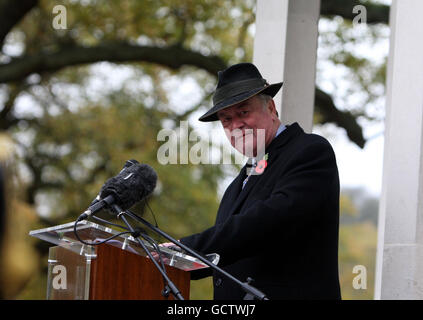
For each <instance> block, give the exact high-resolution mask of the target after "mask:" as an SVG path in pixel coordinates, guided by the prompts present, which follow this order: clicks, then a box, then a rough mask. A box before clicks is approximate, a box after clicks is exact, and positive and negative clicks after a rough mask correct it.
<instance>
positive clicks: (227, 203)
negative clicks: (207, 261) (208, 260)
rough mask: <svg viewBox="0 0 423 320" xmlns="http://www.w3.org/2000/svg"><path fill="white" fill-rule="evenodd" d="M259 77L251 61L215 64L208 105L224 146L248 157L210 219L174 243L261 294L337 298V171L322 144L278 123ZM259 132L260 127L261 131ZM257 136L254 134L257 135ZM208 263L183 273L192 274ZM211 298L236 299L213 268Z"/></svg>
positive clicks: (269, 90) (274, 87)
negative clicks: (215, 260) (214, 257)
mask: <svg viewBox="0 0 423 320" xmlns="http://www.w3.org/2000/svg"><path fill="white" fill-rule="evenodd" d="M281 87H282V83H276V84H271V85H269V84H268V83H267V81H266V80H265V79H263V78H262V76H261V74H260V72H259V71H258V69H257V68H256V67H255V66H254V65H253V64H251V63H240V64H236V65H233V66H231V67H229V68H228V69H226V70H224V71H221V72H219V74H218V85H217V88H216V91H215V93H214V96H213V104H214V106H213V108H211V109H210V110H209V111H208V112H207V113H206V114H205V115H203V116H202V117H201V118H200V120H201V121H220V122H221V123H222V126H223V128H224V130H225V132H226V134H227V136H228V139H229V140H230V142H231V144H232V146H234V147H235V148H236V149H237V150H239V151H241V152H242V153H244V154H245V155H248V156H249V157H250V160H249V161H248V163H247V164H246V165H245V166H244V167H243V168H242V170H241V172H240V173H239V174H238V176H237V177H236V178H235V180H234V181H233V182H232V183H231V184H230V185H229V187H228V188H227V190H226V192H225V193H224V196H223V198H222V201H221V203H220V207H219V210H218V212H217V217H216V223H215V225H214V226H213V227H211V228H209V229H207V230H205V231H203V232H201V233H198V234H194V235H191V236H188V237H185V238H182V239H180V241H181V242H182V243H183V244H185V245H187V246H188V247H191V248H192V249H194V250H197V251H198V252H201V253H203V254H208V253H218V254H219V255H220V262H219V266H220V267H222V268H223V269H224V270H226V271H227V272H229V273H230V274H232V275H233V276H235V277H236V278H238V279H239V280H241V281H246V279H247V278H248V277H250V278H252V279H254V281H253V282H252V283H251V284H252V285H253V286H254V287H256V288H258V289H259V290H261V291H262V292H263V293H265V294H266V296H267V297H268V298H269V299H340V298H341V294H340V287H339V278H338V228H339V226H338V224H339V177H338V169H337V165H336V159H335V154H334V152H333V149H332V147H331V145H330V144H329V142H328V141H327V140H326V139H325V138H323V137H321V136H319V135H315V134H307V133H305V132H304V131H303V129H302V128H301V127H300V126H299V125H298V123H293V124H290V125H288V124H287V125H283V124H281V122H280V120H279V118H278V114H277V111H276V108H275V103H274V101H273V99H272V98H273V97H274V95H275V94H276V93H277V92H278V91H279V89H280V88H281ZM263 132H264V134H263ZM260 134H261V136H260ZM210 275H212V270H211V269H210V268H208V269H204V270H199V271H195V272H192V278H193V279H198V278H202V277H205V276H210ZM213 284H214V299H216V300H220V299H243V297H244V295H245V292H244V291H242V290H241V289H240V288H239V286H238V285H237V284H235V283H234V282H232V281H230V280H229V279H227V278H225V277H223V276H221V275H220V274H218V273H216V272H214V273H213Z"/></svg>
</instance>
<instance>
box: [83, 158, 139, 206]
mask: <svg viewBox="0 0 423 320" xmlns="http://www.w3.org/2000/svg"><path fill="white" fill-rule="evenodd" d="M136 163H139V162H138V161H137V160H135V159H131V160H126V162H125V165H124V166H123V168H122V170H120V172H119V173H122V172H123V171H125V169H126V168H129V167H130V166H132V165H133V164H136ZM100 200H101V198H100V193H99V194H98V195H97V197H95V199H94V200H93V201H92V202H91V203H90V205H89V207H91V206H93V205H95V204H96V203H97V202H99V201H100ZM87 211H88V210H87Z"/></svg>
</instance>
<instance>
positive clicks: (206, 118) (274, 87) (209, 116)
mask: <svg viewBox="0 0 423 320" xmlns="http://www.w3.org/2000/svg"><path fill="white" fill-rule="evenodd" d="M282 85H283V82H278V83H274V84H271V85H269V86H266V87H263V88H257V89H254V90H250V91H247V92H244V93H241V94H239V95H236V96H233V97H230V98H228V99H226V100H224V101H222V102H220V103H218V104H216V105H215V106H213V108H211V109H210V110H209V111H207V112H206V113H205V114H204V115H202V116H201V117H200V118H199V119H198V120H200V121H202V122H210V121H217V120H219V118H218V117H217V112H218V111H220V110H223V109H226V108H229V107H231V106H233V105H235V104H237V103H240V102H243V101H245V100H247V99H249V98H251V97H253V96H255V95H257V94H259V93H261V94H267V95H269V96H271V97H272V98H273V97H274V96H275V95H276V94H277V93H278V91H279V90H280V88H281V87H282Z"/></svg>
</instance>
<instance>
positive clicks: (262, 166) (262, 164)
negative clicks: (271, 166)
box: [255, 153, 269, 174]
mask: <svg viewBox="0 0 423 320" xmlns="http://www.w3.org/2000/svg"><path fill="white" fill-rule="evenodd" d="M268 158H269V154H268V153H266V154H265V155H264V157H263V159H261V160H260V161H259V162H257V167H256V170H255V171H256V173H257V174H262V173H263V172H264V169H265V168H266V167H267V159H268Z"/></svg>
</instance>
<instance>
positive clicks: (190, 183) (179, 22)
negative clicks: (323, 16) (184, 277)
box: [0, 0, 385, 299]
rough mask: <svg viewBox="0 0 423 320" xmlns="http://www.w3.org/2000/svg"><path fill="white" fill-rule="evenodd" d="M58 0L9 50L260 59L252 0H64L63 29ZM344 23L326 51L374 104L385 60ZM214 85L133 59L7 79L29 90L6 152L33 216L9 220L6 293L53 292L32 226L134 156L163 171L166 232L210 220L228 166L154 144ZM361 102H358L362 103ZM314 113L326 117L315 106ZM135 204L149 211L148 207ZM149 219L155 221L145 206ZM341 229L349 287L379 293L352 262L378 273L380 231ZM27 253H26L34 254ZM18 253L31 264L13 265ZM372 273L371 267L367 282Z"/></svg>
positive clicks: (17, 192) (83, 200)
mask: <svg viewBox="0 0 423 320" xmlns="http://www.w3.org/2000/svg"><path fill="white" fill-rule="evenodd" d="M57 4H58V3H57V1H52V0H41V1H39V5H38V6H37V7H36V8H34V9H33V10H31V11H30V12H29V13H28V14H27V15H26V16H25V17H24V19H22V20H21V22H20V23H19V24H18V25H17V26H16V27H15V28H14V29H13V32H12V33H11V34H10V36H9V40H8V41H7V43H6V45H5V48H6V49H7V50H9V51H10V50H11V48H13V50H15V51H18V52H19V53H18V54H14V55H20V54H22V55H28V56H30V55H33V54H39V53H40V52H41V53H45V52H55V51H57V50H58V49H63V48H65V49H66V48H72V47H75V46H93V45H97V44H107V43H109V42H116V41H120V42H122V43H123V42H125V43H129V44H137V45H154V46H157V47H164V46H170V45H174V46H181V47H185V48H189V49H192V50H195V51H198V52H201V53H202V54H204V55H206V56H208V55H218V56H220V57H221V58H222V59H223V60H224V61H225V62H227V63H228V64H231V63H236V62H240V61H251V59H252V47H253V45H252V44H253V38H252V35H251V28H250V27H251V26H252V24H253V23H254V7H255V1H254V0H248V1H245V0H230V1H228V0H217V1H214V0H184V1H173V0H143V1H139V0H122V1H117V0H112V1H106V0H92V1H73V0H65V1H62V2H61V3H60V4H63V5H65V7H66V8H67V24H68V29H67V30H54V29H53V28H52V26H51V21H52V18H53V15H52V13H51V12H52V8H53V6H55V5H57ZM348 28H350V26H349V25H348V22H344V21H341V22H339V21H338V24H337V25H336V29H337V30H335V32H328V33H324V34H323V35H322V36H321V39H322V40H321V45H323V46H326V47H327V48H328V47H330V48H331V50H329V54H328V55H327V56H326V57H324V58H327V59H329V60H330V61H332V63H333V64H342V65H344V66H347V67H348V68H349V69H351V70H352V74H353V75H354V77H355V79H356V80H357V83H358V84H359V85H357V87H358V88H359V89H358V90H363V92H366V93H367V96H366V97H367V102H368V101H372V99H376V98H377V96H378V95H379V96H380V94H379V93H378V91H377V89H378V88H379V87H378V85H380V84H381V83H384V79H385V78H384V77H385V71H384V70H385V69H384V65H380V64H377V65H372V63H370V62H369V61H368V60H366V58H365V57H364V58H363V57H360V56H358V55H357V54H356V53H352V51H351V50H348V46H347V45H346V43H347V42H351V43H352V44H354V41H355V40H354V37H355V35H354V34H353V35H350V34H349V33H348V32H349V31H348V30H349V29H348ZM373 36H374V35H373ZM7 50H5V51H7ZM13 50H12V51H13ZM0 58H1V59H3V60H2V62H3V61H7V59H10V57H6V56H5V55H3V54H1V55H0ZM100 69H102V70H104V69H105V70H106V71H105V73H106V74H105V73H101V72H100V71H99V70H100ZM187 77H189V78H192V79H194V80H195V82H196V84H197V85H198V86H197V87H196V89H195V92H191V93H190V95H192V94H193V93H195V94H196V95H198V99H196V101H194V100H195V99H194V100H192V101H188V102H187V105H184V106H182V105H179V104H178V103H175V102H173V100H172V97H171V92H170V90H169V87H168V84H167V81H168V80H169V79H176V82H177V83H178V85H177V86H175V87H174V88H172V89H173V91H174V92H175V91H177V92H179V91H181V90H182V88H181V87H180V86H179V83H180V82H182V81H183V80H184V79H185V78H187ZM214 86H215V78H214V76H210V75H209V74H207V73H206V72H204V71H203V70H197V69H194V68H192V67H183V68H181V69H179V70H173V69H172V70H171V69H169V68H166V67H163V66H158V65H154V64H151V63H147V62H139V63H138V62H136V63H128V64H112V63H98V64H95V65H91V66H78V67H76V66H69V67H68V68H66V69H63V70H61V71H59V72H54V73H48V72H46V73H43V74H41V75H32V76H30V77H29V78H27V79H25V80H22V81H21V82H17V83H9V84H5V85H2V87H0V90H1V92H0V93H1V97H0V98H1V99H2V102H3V100H7V97H10V96H11V94H10V93H11V92H12V91H13V90H14V89H20V90H21V91H18V92H17V97H16V101H15V102H16V103H15V110H14V112H13V115H14V116H16V117H17V118H18V121H17V122H16V124H15V125H13V126H11V127H10V128H9V129H8V135H9V136H10V137H11V138H12V139H13V140H14V143H15V145H16V148H17V152H16V153H15V154H14V155H13V156H11V158H10V160H9V161H10V162H11V163H12V164H13V165H11V166H10V169H11V170H12V172H14V173H16V174H15V177H14V179H13V189H14V200H13V205H11V208H12V209H10V210H9V212H10V213H12V212H13V215H14V216H15V217H20V216H24V217H32V218H31V219H26V220H24V221H27V222H26V223H25V224H20V223H19V220H14V219H12V218H9V223H10V227H8V228H9V229H10V230H18V231H19V232H16V233H15V234H13V235H12V234H9V235H8V236H7V238H6V240H5V242H6V244H7V245H9V246H11V244H12V243H13V244H16V245H18V248H19V249H20V250H13V251H12V250H10V252H14V253H15V254H16V255H13V254H11V255H7V256H3V257H2V258H3V260H4V261H6V264H7V265H8V266H7V270H11V271H10V272H9V273H7V274H5V273H3V274H2V275H1V277H2V280H4V279H6V278H7V279H6V280H10V282H7V284H8V285H9V284H10V286H9V287H10V290H9V291H8V292H7V296H6V297H7V298H16V297H17V298H20V299H43V298H44V297H45V282H46V281H45V280H46V279H45V275H46V261H47V247H46V246H45V245H43V244H42V243H41V242H39V241H35V240H34V239H31V240H28V235H27V233H28V231H29V230H30V229H38V228H42V227H46V226H51V225H56V224H60V223H64V222H68V221H71V220H74V219H75V218H76V217H77V216H78V215H79V214H80V213H81V212H82V211H83V210H84V209H85V208H86V206H87V204H89V203H90V202H91V200H92V199H93V198H94V197H95V196H96V195H97V193H98V190H99V189H100V187H101V185H102V184H103V183H104V181H105V180H106V179H108V178H109V177H111V176H114V175H116V174H117V173H118V172H119V171H120V169H121V167H122V165H123V163H124V162H125V160H127V159H137V160H139V161H140V162H144V163H147V164H149V165H151V166H152V167H153V168H154V169H155V170H156V171H157V173H158V177H159V185H158V188H157V190H156V192H155V193H154V194H153V195H152V197H151V198H150V199H149V203H150V206H151V208H152V210H153V211H154V213H155V216H156V218H157V222H158V225H159V227H161V228H162V229H163V230H164V231H166V232H168V233H170V234H171V235H172V236H174V237H176V238H178V237H182V236H185V235H188V234H191V233H195V232H199V231H201V230H203V229H204V228H206V227H208V226H210V225H212V224H213V222H214V218H215V214H216V211H217V207H218V203H219V196H218V194H217V188H218V186H219V184H221V183H222V180H223V177H224V173H225V172H224V169H223V168H222V167H223V166H219V165H192V164H187V165H161V164H159V162H158V161H157V150H158V148H159V147H160V145H161V144H162V142H159V141H157V133H158V132H159V131H160V129H161V128H162V127H163V126H164V124H166V127H171V128H173V129H176V128H178V126H179V120H187V119H189V118H190V116H191V115H193V116H195V115H196V113H195V112H196V111H201V110H203V109H205V108H207V107H208V106H209V105H210V95H209V94H210V92H211V91H212V90H213V89H214ZM357 87H355V88H354V89H357ZM12 105H13V101H12ZM363 106H364V105H362V106H359V107H358V108H357V106H352V109H354V111H356V113H361V112H365V108H364V107H363ZM0 111H2V110H0ZM367 116H368V115H367ZM181 117H182V118H181ZM315 117H316V119H317V120H318V119H321V117H319V115H318V114H316V115H315ZM0 120H3V119H0ZM191 125H192V124H191ZM190 129H191V127H190ZM0 151H1V150H0ZM12 167H13V168H12ZM342 203H343V204H342V205H343V209H344V212H348V213H350V214H353V213H354V212H355V209H354V206H353V205H352V204H351V202H349V200H348V199H346V198H345V199H343V202H342ZM137 210H139V211H140V212H142V211H144V210H145V208H143V207H142V205H141V206H140V208H137ZM34 211H36V213H37V214H35V213H34ZM10 216H11V214H10ZM144 216H145V217H146V218H148V220H150V219H151V216H150V215H149V214H144ZM21 221H22V220H21ZM17 226H20V228H19V229H17ZM340 236H341V241H340V260H341V276H342V287H343V296H344V298H351V299H353V298H363V297H366V298H371V291H367V293H365V294H361V293H358V292H356V291H351V290H350V288H351V281H352V276H353V275H352V273H351V270H352V267H353V266H354V265H355V264H362V265H365V266H366V267H367V270H368V271H369V272H371V271H372V270H373V268H372V264H373V260H372V259H373V256H374V241H375V229H374V227H373V226H372V225H368V224H360V225H349V226H342V227H341V233H340ZM19 239H20V242H19V241H17V240H19ZM19 252H21V253H23V252H25V253H26V258H21V256H20V255H18V253H19ZM372 255H373V256H372ZM20 259H22V261H23V264H25V265H26V266H27V268H22V269H19V268H17V267H16V266H17V264H16V263H15V262H16V261H17V260H19V261H21V260H20ZM25 259H27V260H25ZM34 261H35V263H34ZM34 264H35V265H34ZM2 267H3V265H2ZM4 270H6V269H3V271H4ZM372 277H373V276H372V275H371V274H370V276H369V277H368V280H369V281H368V282H369V283H371V279H372ZM4 283H6V282H4V281H3V282H2V284H4ZM191 287H192V290H191V298H192V299H210V298H211V297H212V293H211V280H210V279H204V280H201V281H194V282H192V285H191ZM5 294H6V293H5Z"/></svg>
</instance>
